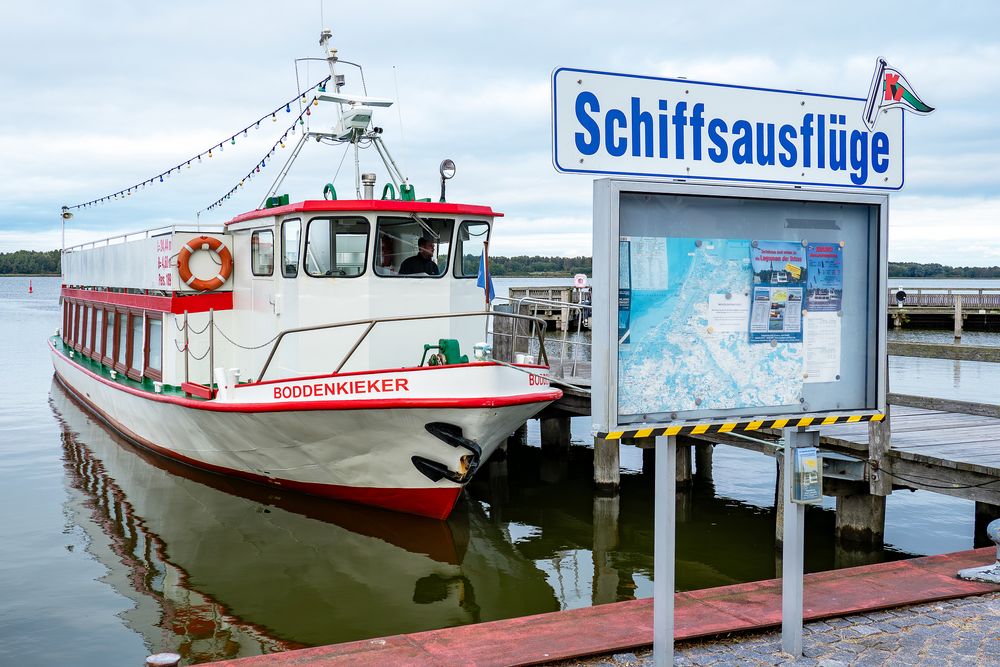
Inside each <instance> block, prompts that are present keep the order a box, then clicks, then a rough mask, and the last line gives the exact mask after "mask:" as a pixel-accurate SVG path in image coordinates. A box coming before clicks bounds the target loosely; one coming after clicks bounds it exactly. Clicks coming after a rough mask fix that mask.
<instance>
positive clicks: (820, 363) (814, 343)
mask: <svg viewBox="0 0 1000 667" xmlns="http://www.w3.org/2000/svg"><path fill="white" fill-rule="evenodd" d="M841 321H842V318H841V317H840V314H839V313H823V312H814V311H809V313H807V314H805V315H804V316H803V318H802V322H803V328H804V330H805V331H804V339H805V340H804V342H805V357H806V359H805V363H806V370H805V377H804V381H805V382H836V381H837V380H839V379H840V324H841Z"/></svg>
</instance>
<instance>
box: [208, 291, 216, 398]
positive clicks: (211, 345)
mask: <svg viewBox="0 0 1000 667" xmlns="http://www.w3.org/2000/svg"><path fill="white" fill-rule="evenodd" d="M208 387H209V389H211V390H214V389H215V308H209V309H208Z"/></svg>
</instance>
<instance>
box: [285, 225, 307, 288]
mask: <svg viewBox="0 0 1000 667" xmlns="http://www.w3.org/2000/svg"><path fill="white" fill-rule="evenodd" d="M301 240H302V221H301V220H285V221H284V222H283V223H281V275H283V276H285V277H286V278H294V277H295V276H297V275H299V245H300V243H299V242H300V241H301Z"/></svg>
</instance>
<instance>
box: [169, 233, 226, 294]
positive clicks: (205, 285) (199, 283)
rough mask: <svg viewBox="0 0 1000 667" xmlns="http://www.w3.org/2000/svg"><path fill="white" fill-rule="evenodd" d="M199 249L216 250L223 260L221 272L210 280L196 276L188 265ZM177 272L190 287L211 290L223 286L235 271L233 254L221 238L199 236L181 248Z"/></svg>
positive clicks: (202, 290) (205, 290)
mask: <svg viewBox="0 0 1000 667" xmlns="http://www.w3.org/2000/svg"><path fill="white" fill-rule="evenodd" d="M192 246H193V247H192ZM199 250H214V251H215V253H216V254H217V255H218V256H219V260H220V261H221V262H222V267H221V268H220V269H219V273H218V274H217V275H216V276H215V277H214V278H212V279H210V280H202V279H201V278H195V277H194V274H193V273H191V268H190V267H189V266H188V262H190V261H191V255H193V254H194V253H196V252H197V251H199ZM177 272H178V273H179V274H180V276H181V280H182V281H184V284H185V285H187V286H188V287H191V288H193V289H196V290H198V291H199V292H210V291H212V290H217V289H219V288H220V287H222V286H223V285H224V284H225V282H226V280H228V279H229V276H230V274H232V272H233V256H232V254H230V252H229V248H227V247H226V246H225V245H224V244H223V243H222V241H220V240H219V239H217V238H214V237H211V236H199V237H198V238H195V239H191V240H190V241H188V242H187V243H185V244H184V247H183V248H181V251H180V253H179V254H178V255H177Z"/></svg>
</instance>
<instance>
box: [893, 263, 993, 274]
mask: <svg viewBox="0 0 1000 667" xmlns="http://www.w3.org/2000/svg"><path fill="white" fill-rule="evenodd" d="M889 276H890V277H891V278H1000V266H945V265H944V264H918V263H917V262H889Z"/></svg>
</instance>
